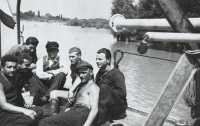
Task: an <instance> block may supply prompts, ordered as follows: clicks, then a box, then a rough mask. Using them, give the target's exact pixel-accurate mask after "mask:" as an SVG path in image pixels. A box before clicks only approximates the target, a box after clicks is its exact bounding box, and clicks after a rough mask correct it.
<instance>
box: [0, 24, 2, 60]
mask: <svg viewBox="0 0 200 126" xmlns="http://www.w3.org/2000/svg"><path fill="white" fill-rule="evenodd" d="M1 50H2V49H1V20H0V58H1Z"/></svg>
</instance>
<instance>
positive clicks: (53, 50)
mask: <svg viewBox="0 0 200 126" xmlns="http://www.w3.org/2000/svg"><path fill="white" fill-rule="evenodd" d="M46 49H47V53H48V57H49V58H50V59H52V60H53V59H55V58H56V57H57V56H58V52H59V44H58V43H57V42H55V41H52V42H47V44H46Z"/></svg>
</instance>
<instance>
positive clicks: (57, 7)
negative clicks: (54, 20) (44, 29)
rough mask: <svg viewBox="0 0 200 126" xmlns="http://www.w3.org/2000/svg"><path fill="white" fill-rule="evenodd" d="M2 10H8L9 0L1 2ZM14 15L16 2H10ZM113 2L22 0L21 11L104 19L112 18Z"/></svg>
mask: <svg viewBox="0 0 200 126" xmlns="http://www.w3.org/2000/svg"><path fill="white" fill-rule="evenodd" d="M0 1H1V2H0V8H2V10H4V9H3V8H6V9H7V10H9V8H8V4H7V0H0ZM8 1H9V3H10V6H11V10H12V11H13V13H15V12H16V3H17V2H16V1H17V0H8ZM111 7H112V0H21V11H22V12H25V11H29V10H31V11H34V12H35V13H36V14H37V13H38V11H40V15H45V14H46V13H50V14H52V15H53V16H57V15H59V14H62V15H63V17H67V18H75V17H77V18H78V19H90V18H104V19H109V17H110V16H111Z"/></svg>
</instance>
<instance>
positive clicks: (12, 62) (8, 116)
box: [0, 55, 43, 126]
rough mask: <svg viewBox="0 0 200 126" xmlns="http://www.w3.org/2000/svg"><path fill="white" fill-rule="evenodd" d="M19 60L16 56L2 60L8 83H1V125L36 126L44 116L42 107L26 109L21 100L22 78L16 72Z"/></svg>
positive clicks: (4, 74) (7, 56)
mask: <svg viewBox="0 0 200 126" xmlns="http://www.w3.org/2000/svg"><path fill="white" fill-rule="evenodd" d="M17 65H18V58H17V57H16V56H15V55H5V56H3V57H2V58H1V66H2V69H1V72H2V75H1V76H5V77H6V78H7V80H8V81H9V82H8V83H6V82H4V81H3V80H1V82H0V125H2V126H4V125H6V126H8V125H9V126H36V125H37V123H36V122H37V121H38V120H39V119H40V117H41V116H42V114H43V111H42V109H41V107H34V108H29V109H26V108H24V107H23V101H22V100H21V98H22V96H21V88H19V86H20V85H19V83H20V82H21V76H20V75H19V74H18V73H17V72H16V71H17Z"/></svg>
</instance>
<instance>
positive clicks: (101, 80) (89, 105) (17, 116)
mask: <svg viewBox="0 0 200 126" xmlns="http://www.w3.org/2000/svg"><path fill="white" fill-rule="evenodd" d="M38 43H39V41H38V39H37V38H35V37H29V38H28V39H27V40H26V42H25V43H24V44H22V45H21V44H18V45H15V46H13V47H12V48H11V49H10V50H9V51H8V52H7V53H6V54H5V55H4V56H3V57H2V58H1V74H0V79H1V81H0V125H3V126H12V125H13V126H18V125H19V126H36V125H39V126H64V125H66V126H101V125H102V124H104V123H105V122H107V121H111V120H112V118H113V117H117V116H119V115H121V114H122V113H124V112H125V111H126V108H127V102H126V86H125V78H124V75H123V73H122V72H121V71H119V69H118V68H115V67H114V66H113V65H112V63H111V52H110V50H108V49H106V48H102V49H100V50H98V51H97V54H96V64H97V67H98V68H99V71H98V73H97V74H96V76H94V74H93V66H92V65H91V64H90V63H88V62H86V61H84V60H82V59H81V55H82V54H81V50H80V48H78V47H72V48H71V49H70V50H69V60H70V62H71V65H70V70H71V78H72V86H71V87H70V88H69V90H68V91H66V90H64V89H63V86H64V84H65V82H66V76H67V75H68V70H67V66H66V65H67V63H66V62H65V60H64V59H63V57H60V56H59V55H58V52H59V44H58V42H55V41H52V42H47V44H46V51H47V55H45V56H43V57H40V58H39V59H38V58H37V55H36V48H37V45H38ZM26 84H27V85H28V86H29V91H30V96H29V98H28V99H26V100H24V99H23V97H22V88H23V87H24V86H25V85H26ZM60 98H62V99H66V100H67V103H66V105H65V108H64V110H62V111H61V110H59V103H60V102H59V100H60ZM48 103H49V104H50V108H49V109H50V113H49V114H47V115H45V116H44V115H43V110H42V107H41V106H43V105H45V104H48ZM59 111H60V112H59Z"/></svg>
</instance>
